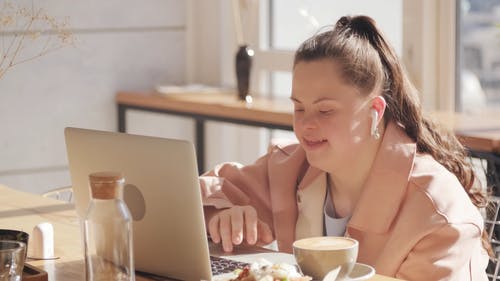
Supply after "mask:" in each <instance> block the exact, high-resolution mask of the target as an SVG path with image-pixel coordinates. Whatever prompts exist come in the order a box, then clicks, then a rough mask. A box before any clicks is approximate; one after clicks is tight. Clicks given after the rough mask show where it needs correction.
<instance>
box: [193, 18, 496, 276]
mask: <svg viewBox="0 0 500 281" xmlns="http://www.w3.org/2000/svg"><path fill="white" fill-rule="evenodd" d="M291 99H292V101H293V102H294V107H295V112H294V132H295V135H296V136H297V139H298V140H299V144H294V145H288V146H280V145H278V146H276V147H274V148H272V149H271V150H270V152H269V153H268V154H266V155H264V156H262V157H261V158H260V159H258V160H257V161H256V162H255V163H254V164H252V165H248V166H242V165H237V164H234V163H225V164H222V165H220V166H216V167H215V169H213V170H212V171H210V172H208V173H206V174H204V175H203V176H202V177H201V178H200V180H201V183H202V189H203V190H204V192H203V194H206V196H205V197H204V204H205V214H206V222H207V230H208V232H209V233H210V235H211V237H212V239H213V240H214V242H216V243H221V244H222V247H223V248H224V250H225V251H232V249H233V245H238V244H241V243H242V242H243V241H245V240H246V242H248V243H250V244H254V243H269V242H270V241H271V240H273V239H275V240H277V244H278V247H279V250H281V251H288V252H290V251H291V250H292V249H291V245H292V243H293V241H294V240H296V239H301V238H305V237H312V236H325V235H326V236H338V235H339V234H340V235H345V236H349V237H351V238H354V239H356V240H358V241H359V254H358V262H361V263H365V264H368V265H370V266H373V267H374V268H375V269H376V272H377V273H380V274H383V275H387V276H393V277H397V278H400V279H405V280H462V279H466V278H469V277H471V276H472V280H487V279H486V273H485V268H486V263H487V261H488V255H487V253H486V250H490V246H489V245H488V242H487V240H486V239H483V238H482V237H483V234H484V232H483V219H482V217H481V215H480V213H479V211H478V207H481V206H483V205H482V204H483V203H485V202H486V200H485V195H484V194H482V193H481V192H480V188H479V187H478V186H475V184H476V183H477V182H476V181H475V176H474V174H473V172H472V169H471V167H470V164H469V163H468V162H467V159H466V153H465V151H464V148H463V147H462V145H461V144H460V143H459V142H458V141H457V139H456V138H455V137H454V135H453V134H452V133H451V132H447V131H442V130H440V129H439V128H437V127H436V126H435V125H434V124H433V123H431V122H430V121H428V119H427V118H426V117H425V116H424V115H423V113H422V110H421V105H420V102H419V98H418V92H417V91H416V90H415V88H414V86H413V85H412V83H411V82H410V81H409V79H408V77H407V74H406V72H405V71H404V69H403V67H402V65H401V62H400V61H399V59H398V57H397V55H396V53H395V51H394V49H393V48H392V47H391V46H390V45H389V44H388V43H387V40H386V38H385V37H384V36H383V34H382V32H381V31H380V29H379V28H378V26H377V25H376V23H375V21H374V20H373V19H371V18H370V17H367V16H362V15H361V16H353V17H350V16H345V17H342V18H340V19H339V20H338V21H337V23H336V24H335V27H334V28H333V29H329V30H326V31H323V32H321V33H318V34H316V35H314V36H313V37H311V38H309V39H308V40H306V41H305V42H304V43H302V44H301V46H300V47H299V48H298V50H297V51H296V53H295V60H294V66H293V82H292V96H291ZM213 177H218V179H214V178H213ZM271 238H272V239H271Z"/></svg>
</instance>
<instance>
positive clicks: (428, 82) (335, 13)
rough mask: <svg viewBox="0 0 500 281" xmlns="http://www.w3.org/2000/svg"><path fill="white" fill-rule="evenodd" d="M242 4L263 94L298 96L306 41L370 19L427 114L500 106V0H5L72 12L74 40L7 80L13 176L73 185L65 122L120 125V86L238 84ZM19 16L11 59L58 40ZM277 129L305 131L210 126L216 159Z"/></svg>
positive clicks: (134, 126) (4, 124)
mask: <svg viewBox="0 0 500 281" xmlns="http://www.w3.org/2000/svg"><path fill="white" fill-rule="evenodd" d="M235 2H238V3H237V4H238V5H239V7H240V8H239V10H240V13H241V21H242V27H243V37H244V38H243V39H244V41H245V43H247V44H248V45H249V46H251V47H252V49H254V51H255V56H254V57H255V61H254V67H253V69H252V76H251V78H252V82H251V91H252V93H253V94H254V95H262V96H270V97H276V98H287V97H288V96H289V95H290V87H291V72H290V71H291V62H292V59H293V52H294V50H295V49H296V48H297V47H298V45H299V44H300V43H301V42H302V41H303V40H305V39H307V38H308V37H309V36H311V35H313V34H314V33H316V32H318V30H321V29H322V28H324V27H325V26H329V25H330V26H331V25H333V24H334V23H335V22H336V21H337V20H338V18H340V17H341V16H343V15H347V14H366V15H369V16H371V17H373V18H374V19H375V20H376V21H377V22H378V24H379V26H380V27H381V29H382V30H383V31H384V32H385V34H386V35H387V37H388V38H389V40H390V42H391V43H392V44H393V46H394V47H395V49H396V51H397V53H398V55H399V56H401V57H402V59H403V61H404V63H405V67H406V68H407V70H408V72H409V73H410V76H411V78H412V80H413V82H414V83H415V84H416V86H417V87H418V89H419V90H420V91H421V100H422V103H423V106H424V108H425V109H426V110H428V111H434V110H440V111H450V112H453V111H459V112H469V113H471V114H473V113H474V112H478V111H484V110H496V109H498V107H499V106H500V0H467V1H466V0H441V1H435V0H421V1H413V0H352V1H341V0H141V1H139V0H107V1H98V0H86V1H63V0H29V1H28V0H16V1H6V0H0V7H5V6H1V5H5V4H6V3H14V4H15V5H17V6H20V7H25V8H26V9H27V11H28V12H30V11H31V12H38V11H40V10H43V12H44V13H46V14H47V15H50V16H53V17H54V18H55V19H58V20H59V19H60V20H63V21H67V23H68V25H67V26H63V27H64V28H67V30H68V31H69V33H70V35H71V38H72V41H71V42H70V43H69V44H68V42H66V43H65V44H64V46H62V47H61V48H56V49H55V50H54V51H52V52H48V53H46V54H43V55H42V56H39V57H35V59H33V60H29V61H26V62H23V63H20V64H18V65H15V66H13V67H11V68H9V69H8V71H6V72H5V74H4V75H2V76H0V183H1V184H4V185H7V186H10V187H13V188H17V189H19V190H25V191H30V192H35V193H43V192H45V191H47V190H49V189H53V188H56V187H60V186H66V185H70V178H69V172H68V167H67V159H66V148H65V144H64V135H63V130H64V127H67V126H75V127H83V128H92V129H102V130H110V131H115V130H117V127H116V123H117V119H116V118H117V117H116V115H117V112H116V105H115V101H114V98H115V94H116V92H117V91H120V90H127V91H152V90H154V89H155V88H156V87H158V86H162V85H187V84H194V83H195V84H202V85H208V86H215V87H235V84H236V83H235V75H234V55H235V52H236V50H237V42H236V39H235V24H234V23H235V22H234V18H233V13H234V9H233V7H234V6H233V5H234V4H235ZM6 11H7V9H6V8H2V10H1V11H0V28H1V29H0V50H2V54H4V53H6V52H7V51H8V50H9V46H10V43H11V42H12V40H13V38H15V36H19V34H21V35H22V34H27V35H30V36H27V39H25V40H26V41H24V43H23V46H24V47H23V48H24V49H23V50H24V51H26V52H28V53H29V52H32V53H34V54H35V55H36V54H37V52H39V50H40V48H42V49H43V44H44V42H47V38H49V37H51V36H52V37H55V38H56V39H57V38H58V34H59V33H58V27H54V26H51V25H50V24H49V25H48V26H47V25H46V26H43V27H34V29H33V30H35V31H37V32H35V33H34V34H31V33H29V34H28V33H27V32H26V30H27V26H26V23H24V24H23V23H13V24H12V22H11V21H10V20H11V19H9V17H7V16H6ZM28 37H29V38H28ZM30 40H31V41H30ZM51 42H53V41H51ZM11 50H12V49H11ZM2 67H5V65H0V69H1V68H2ZM127 122H128V132H131V133H138V134H145V135H155V136H163V137H173V138H182V139H189V140H193V136H194V133H193V132H194V129H193V123H192V121H190V120H189V119H184V118H181V117H173V116H167V115H163V114H155V113H144V112H133V111H131V113H130V114H128V115H127ZM499 122H500V119H499ZM276 137H287V138H288V137H289V138H293V137H294V136H293V134H291V133H290V132H283V131H269V130H265V129H259V128H249V127H245V126H237V125H229V124H224V123H220V122H209V124H208V127H207V138H206V151H207V155H206V159H205V162H206V163H205V166H206V167H211V166H213V165H215V164H216V163H219V162H222V161H238V162H242V163H251V162H253V161H254V160H255V159H256V158H257V157H258V156H259V155H261V154H262V153H264V152H265V151H266V147H267V144H268V142H269V140H270V139H271V138H276Z"/></svg>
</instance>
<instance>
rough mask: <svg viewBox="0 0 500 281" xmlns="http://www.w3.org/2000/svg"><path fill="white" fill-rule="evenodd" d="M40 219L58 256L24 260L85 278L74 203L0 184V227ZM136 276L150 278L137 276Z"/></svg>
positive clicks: (62, 277)
mask: <svg viewBox="0 0 500 281" xmlns="http://www.w3.org/2000/svg"><path fill="white" fill-rule="evenodd" d="M42 222H50V223H52V225H53V226H54V240H55V241H54V243H55V255H56V256H58V257H59V259H55V260H30V259H28V261H27V262H28V263H29V264H31V265H34V266H37V267H39V268H42V269H43V270H45V271H47V273H48V275H49V280H50V281H67V280H71V281H80V280H81V281H83V280H85V266H84V261H83V258H84V257H83V246H82V242H81V235H80V223H79V221H78V219H77V215H76V211H75V208H74V206H73V205H72V204H67V203H64V202H61V201H57V200H54V199H50V198H44V197H41V196H40V195H37V194H31V193H25V192H21V191H16V190H14V189H11V188H8V187H6V186H2V185H0V228H8V229H18V230H23V231H25V232H28V233H29V234H30V235H31V230H32V229H33V227H34V226H35V225H37V224H39V223H42ZM28 245H29V246H28V248H29V249H28V256H29V253H30V252H31V246H32V245H31V244H29V242H28ZM136 280H138V281H142V280H153V279H148V278H145V277H142V276H136ZM154 280H169V279H166V278H165V279H154ZM370 280H372V281H391V280H397V279H394V278H389V277H385V276H381V275H375V276H374V277H373V278H372V279H370Z"/></svg>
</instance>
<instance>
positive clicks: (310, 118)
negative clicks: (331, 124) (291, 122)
mask: <svg viewBox="0 0 500 281" xmlns="http://www.w3.org/2000/svg"><path fill="white" fill-rule="evenodd" d="M300 124H301V126H302V127H303V128H304V129H313V128H316V127H317V122H316V117H315V116H314V115H312V114H304V115H303V116H302V118H301V120H300Z"/></svg>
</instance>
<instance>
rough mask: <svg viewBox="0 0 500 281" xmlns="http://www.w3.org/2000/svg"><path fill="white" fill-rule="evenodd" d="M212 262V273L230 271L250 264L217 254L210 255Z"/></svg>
mask: <svg viewBox="0 0 500 281" xmlns="http://www.w3.org/2000/svg"><path fill="white" fill-rule="evenodd" d="M210 264H211V265H212V275H218V274H224V273H230V272H233V271H234V270H236V269H238V268H239V269H242V268H243V267H245V266H247V265H250V264H248V263H246V262H239V261H235V260H229V259H225V258H221V257H216V256H210Z"/></svg>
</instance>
